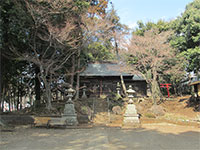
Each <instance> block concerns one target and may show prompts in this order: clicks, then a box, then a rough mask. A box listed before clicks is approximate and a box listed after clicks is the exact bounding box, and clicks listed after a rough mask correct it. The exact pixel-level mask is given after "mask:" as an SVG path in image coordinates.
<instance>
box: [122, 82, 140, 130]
mask: <svg viewBox="0 0 200 150" xmlns="http://www.w3.org/2000/svg"><path fill="white" fill-rule="evenodd" d="M127 93H128V98H129V101H128V104H127V106H126V111H125V114H124V120H123V124H124V126H128V127H135V126H136V125H138V124H139V123H140V121H139V115H138V114H137V110H136V107H135V105H134V104H133V97H134V94H135V91H134V90H133V89H132V86H131V85H130V86H129V89H128V90H127Z"/></svg>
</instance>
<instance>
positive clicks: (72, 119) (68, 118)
mask: <svg viewBox="0 0 200 150" xmlns="http://www.w3.org/2000/svg"><path fill="white" fill-rule="evenodd" d="M62 117H63V118H64V119H65V122H66V125H67V126H76V125H78V120H77V114H76V112H75V108H74V104H73V103H68V104H65V109H64V114H63V116H62Z"/></svg>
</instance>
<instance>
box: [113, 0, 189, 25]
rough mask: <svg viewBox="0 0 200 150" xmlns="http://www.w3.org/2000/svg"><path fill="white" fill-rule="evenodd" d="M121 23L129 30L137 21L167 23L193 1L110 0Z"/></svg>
mask: <svg viewBox="0 0 200 150" xmlns="http://www.w3.org/2000/svg"><path fill="white" fill-rule="evenodd" d="M111 1H112V3H113V4H114V8H115V9H116V10H117V14H118V15H119V17H120V20H121V23H123V24H126V25H128V26H129V27H130V28H135V27H136V26H137V21H139V20H141V21H143V22H148V21H153V22H157V21H158V20H159V19H164V20H165V21H169V20H172V19H175V18H176V17H177V16H180V15H181V13H182V12H184V10H185V6H186V5H187V4H189V3H190V2H192V1H193V0H111Z"/></svg>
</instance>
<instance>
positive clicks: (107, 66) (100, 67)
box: [80, 63, 144, 80]
mask: <svg viewBox="0 0 200 150" xmlns="http://www.w3.org/2000/svg"><path fill="white" fill-rule="evenodd" d="M123 67H125V66H123V65H119V64H113V63H102V64H97V63H96V64H88V66H87V67H86V69H85V70H84V71H83V72H82V73H81V74H80V76H120V75H123V76H132V77H133V80H144V79H143V78H142V77H141V76H138V75H133V74H131V73H126V72H124V71H121V70H123Z"/></svg>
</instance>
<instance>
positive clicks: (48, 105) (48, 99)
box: [42, 77, 52, 111]
mask: <svg viewBox="0 0 200 150" xmlns="http://www.w3.org/2000/svg"><path fill="white" fill-rule="evenodd" d="M42 79H43V82H44V86H45V94H46V108H47V109H48V110H49V111H50V110H51V109H52V105H51V99H52V96H51V87H50V84H49V83H48V81H47V79H46V77H42Z"/></svg>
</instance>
